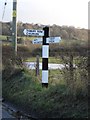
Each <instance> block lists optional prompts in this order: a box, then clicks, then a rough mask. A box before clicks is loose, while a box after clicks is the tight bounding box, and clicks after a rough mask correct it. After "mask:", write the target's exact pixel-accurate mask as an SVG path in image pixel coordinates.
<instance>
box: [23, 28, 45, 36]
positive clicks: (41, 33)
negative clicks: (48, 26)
mask: <svg viewBox="0 0 90 120" xmlns="http://www.w3.org/2000/svg"><path fill="white" fill-rule="evenodd" d="M23 33H24V35H28V36H44V31H43V30H34V29H24V31H23Z"/></svg>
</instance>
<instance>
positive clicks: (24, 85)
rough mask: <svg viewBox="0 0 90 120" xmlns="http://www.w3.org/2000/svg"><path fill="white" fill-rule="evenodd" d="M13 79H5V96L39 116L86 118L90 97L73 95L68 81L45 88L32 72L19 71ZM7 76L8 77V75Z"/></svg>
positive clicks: (13, 75)
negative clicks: (67, 83) (69, 90)
mask: <svg viewBox="0 0 90 120" xmlns="http://www.w3.org/2000/svg"><path fill="white" fill-rule="evenodd" d="M16 71H17V72H15V73H14V74H12V75H11V77H9V79H6V80H5V79H3V97H4V98H5V99H6V100H8V101H10V102H12V103H13V104H15V105H17V106H19V107H20V108H22V109H23V110H25V111H27V113H29V114H34V115H35V116H36V117H38V118H86V117H87V116H88V107H87V106H88V101H87V97H85V96H83V95H82V94H79V95H78V96H76V97H73V96H72V95H71V94H70V93H69V92H68V89H67V87H66V85H65V84H60V83H58V84H56V85H54V86H53V85H49V87H48V88H42V86H41V83H40V80H38V79H37V78H36V77H35V76H34V75H33V73H32V72H30V71H28V70H26V69H24V70H16ZM4 78H5V76H4Z"/></svg>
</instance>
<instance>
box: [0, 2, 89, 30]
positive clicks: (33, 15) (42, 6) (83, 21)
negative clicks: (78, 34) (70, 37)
mask: <svg viewBox="0 0 90 120" xmlns="http://www.w3.org/2000/svg"><path fill="white" fill-rule="evenodd" d="M5 1H7V5H6V7H5V14H4V18H3V22H4V21H11V20H12V2H13V0H0V21H2V14H3V11H4V3H5ZM17 1H18V3H17V4H18V9H17V10H18V17H17V19H18V21H22V22H25V23H26V22H27V23H34V24H36V23H40V24H44V25H53V24H56V25H60V26H62V25H67V26H75V27H80V28H88V1H89V0H17Z"/></svg>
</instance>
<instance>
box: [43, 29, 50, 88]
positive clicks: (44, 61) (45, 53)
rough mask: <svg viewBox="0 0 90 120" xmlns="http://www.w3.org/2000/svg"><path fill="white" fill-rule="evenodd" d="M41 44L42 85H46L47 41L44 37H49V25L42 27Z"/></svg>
mask: <svg viewBox="0 0 90 120" xmlns="http://www.w3.org/2000/svg"><path fill="white" fill-rule="evenodd" d="M43 30H44V36H43V45H42V87H48V57H49V43H47V42H46V38H48V37H49V27H44V28H43Z"/></svg>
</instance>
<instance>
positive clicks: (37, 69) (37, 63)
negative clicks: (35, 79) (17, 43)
mask: <svg viewBox="0 0 90 120" xmlns="http://www.w3.org/2000/svg"><path fill="white" fill-rule="evenodd" d="M38 75H39V55H37V56H36V76H38Z"/></svg>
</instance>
